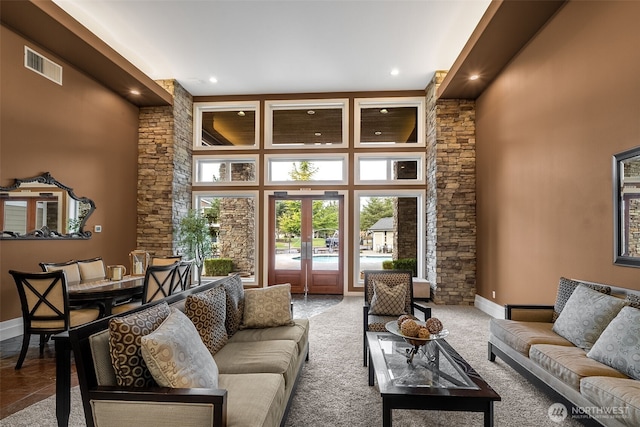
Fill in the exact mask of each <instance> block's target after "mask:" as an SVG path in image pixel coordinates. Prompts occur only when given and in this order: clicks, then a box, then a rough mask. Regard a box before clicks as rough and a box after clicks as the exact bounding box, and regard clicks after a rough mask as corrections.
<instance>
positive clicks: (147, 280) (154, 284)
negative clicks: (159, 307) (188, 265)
mask: <svg viewBox="0 0 640 427" xmlns="http://www.w3.org/2000/svg"><path fill="white" fill-rule="evenodd" d="M178 266H179V263H174V264H169V265H150V266H149V267H147V271H146V272H145V275H144V285H143V291H142V298H141V299H138V300H135V301H130V302H126V303H123V304H118V305H116V306H114V307H113V308H112V309H111V313H112V314H120V313H124V312H125V311H129V310H131V309H133V308H136V307H140V306H141V305H144V304H146V303H148V302H152V301H156V300H159V299H162V298H165V297H168V296H169V295H170V294H171V285H172V283H173V280H174V276H175V275H176V271H177V269H178Z"/></svg>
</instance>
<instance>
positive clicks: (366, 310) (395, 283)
mask: <svg viewBox="0 0 640 427" xmlns="http://www.w3.org/2000/svg"><path fill="white" fill-rule="evenodd" d="M398 287H400V288H401V289H400V288H398ZM376 290H377V291H378V292H377V293H376ZM372 303H373V304H372ZM413 313H414V305H413V272H412V271H411V270H365V271H364V307H363V331H364V333H363V340H364V341H363V359H364V366H367V356H368V350H369V349H368V348H367V332H368V331H375V332H386V327H385V325H386V324H387V322H390V321H392V320H397V319H398V317H399V316H400V315H402V314H410V315H413Z"/></svg>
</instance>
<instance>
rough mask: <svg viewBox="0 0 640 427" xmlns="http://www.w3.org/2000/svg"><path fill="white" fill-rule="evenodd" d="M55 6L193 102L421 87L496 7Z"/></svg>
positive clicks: (333, 1)
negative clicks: (215, 97)
mask: <svg viewBox="0 0 640 427" xmlns="http://www.w3.org/2000/svg"><path fill="white" fill-rule="evenodd" d="M53 1H54V2H55V3H56V4H58V5H59V6H60V7H61V8H63V9H64V10H65V11H66V12H67V13H69V14H70V15H71V16H73V17H74V18H75V19H76V20H78V21H79V22H80V23H82V24H83V25H84V26H85V27H87V28H88V29H89V30H91V31H92V32H93V33H95V34H96V35H97V36H98V37H100V38H101V39H102V40H103V41H105V42H106V43H107V44H109V45H110V46H111V47H112V48H113V49H115V50H116V51H117V52H119V53H120V54H121V55H122V56H124V57H125V58H126V59H127V60H129V62H131V63H132V64H134V65H135V66H136V67H138V68H139V69H140V70H142V71H143V72H144V73H145V74H147V75H148V76H149V77H151V78H152V79H154V80H157V79H176V80H178V82H180V84H181V85H182V86H183V87H184V88H185V89H186V90H187V91H188V92H190V93H191V94H192V95H194V96H206V95H241V94H277V93H306V92H343V91H387V90H416V89H418V90H420V89H424V88H425V87H426V85H427V83H428V82H429V81H430V80H431V78H432V77H433V73H434V72H435V71H436V70H446V69H449V68H450V67H451V65H452V64H453V62H454V61H455V59H456V57H457V56H458V54H459V53H460V51H461V50H462V48H463V46H464V45H465V43H466V42H467V39H468V38H469V36H470V35H471V33H472V32H473V30H474V29H475V27H476V25H477V23H478V21H479V20H480V18H481V17H482V14H483V13H484V11H485V10H486V9H487V6H488V5H489V3H490V0H341V1H338V0H198V1H192V0H126V1H123V0H53ZM394 68H396V69H397V70H398V72H399V73H398V75H397V76H392V75H391V74H390V72H391V70H392V69H394ZM212 76H213V77H215V78H216V79H217V80H218V82H217V83H215V84H214V83H211V82H210V81H209V78H210V77H212Z"/></svg>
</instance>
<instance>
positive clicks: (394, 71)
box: [391, 68, 400, 76]
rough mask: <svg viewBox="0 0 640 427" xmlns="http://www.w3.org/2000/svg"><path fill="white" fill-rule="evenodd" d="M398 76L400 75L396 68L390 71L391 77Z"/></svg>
mask: <svg viewBox="0 0 640 427" xmlns="http://www.w3.org/2000/svg"><path fill="white" fill-rule="evenodd" d="M398 74H400V70H398V69H397V68H393V69H392V70H391V75H392V76H397V75H398Z"/></svg>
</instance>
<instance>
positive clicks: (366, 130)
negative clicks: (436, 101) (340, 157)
mask: <svg viewBox="0 0 640 427" xmlns="http://www.w3.org/2000/svg"><path fill="white" fill-rule="evenodd" d="M354 115H355V117H354V122H355V126H354V133H355V146H356V147H372V146H391V145H393V146H396V145H411V146H415V147H424V145H425V120H426V119H425V101H424V97H415V98H412V97H405V98H356V100H355V112H354Z"/></svg>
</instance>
